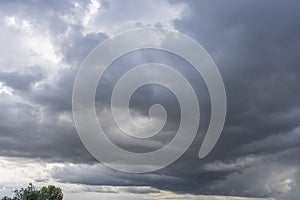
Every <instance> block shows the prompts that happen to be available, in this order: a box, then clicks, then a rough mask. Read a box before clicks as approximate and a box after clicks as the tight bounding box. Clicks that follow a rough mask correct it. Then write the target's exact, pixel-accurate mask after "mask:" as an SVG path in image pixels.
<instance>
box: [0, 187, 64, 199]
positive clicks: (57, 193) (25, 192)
mask: <svg viewBox="0 0 300 200" xmlns="http://www.w3.org/2000/svg"><path fill="white" fill-rule="evenodd" d="M62 199H63V193H62V191H61V189H60V188H57V187H55V186H53V185H50V186H48V187H42V188H41V189H40V190H37V189H36V188H35V187H34V186H33V185H32V184H31V183H30V184H29V185H28V187H27V188H25V189H24V188H21V189H20V190H16V191H14V195H13V197H3V198H2V199H1V200H62Z"/></svg>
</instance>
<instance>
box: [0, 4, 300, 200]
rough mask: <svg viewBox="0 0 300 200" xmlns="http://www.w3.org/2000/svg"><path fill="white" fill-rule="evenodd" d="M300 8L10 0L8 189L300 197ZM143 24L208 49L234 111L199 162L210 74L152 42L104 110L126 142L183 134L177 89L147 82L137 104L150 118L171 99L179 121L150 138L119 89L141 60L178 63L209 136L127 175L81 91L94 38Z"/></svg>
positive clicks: (0, 150)
mask: <svg viewBox="0 0 300 200" xmlns="http://www.w3.org/2000/svg"><path fill="white" fill-rule="evenodd" d="M299 7H300V2H299V1H297V0H287V1H273V0H265V1H260V0H251V1H245V0H230V1H222V0H211V1H203V0H200V1H196V0H190V1H180V0H169V1H167V0H157V1H151V0H140V1H137V0H136V1H135V0H128V1H122V0H107V1H104V0H103V1H100V0H99V1H98V0H90V1H88V0H86V1H85V0H82V1H81V0H78V1H59V0H53V1H42V0H24V1H15V0H3V1H1V2H0V16H1V18H0V44H1V48H0V109H1V112H0V158H1V159H0V196H4V195H11V194H12V191H13V190H14V189H17V188H20V187H25V186H26V185H27V184H28V183H30V182H31V183H33V184H34V185H36V186H37V187H41V186H44V185H49V184H54V185H56V186H58V187H61V188H62V190H63V193H64V197H65V199H66V200H77V199H78V200H79V199H90V200H93V199H97V200H98V199H117V200H126V199H130V200H132V199H133V200H134V199H139V200H140V199H142V200H159V199H192V200H193V199H195V200H229V199H236V200H267V199H270V200H271V199H272V200H281V199H284V200H298V198H299V196H300V190H299V188H300V171H299V170H300V158H299V154H300V122H299V119H300V101H299V100H300V87H299V83H298V82H299V79H300V68H299V64H300V21H299V18H300V13H299V11H298V10H299ZM141 27H162V28H167V29H174V30H176V31H179V32H182V33H184V34H187V35H188V36H190V37H191V38H193V39H194V40H196V41H197V42H199V43H200V44H201V45H202V46H203V47H204V48H205V49H206V50H207V52H208V53H209V54H210V56H211V57H212V59H213V60H214V61H215V63H216V65H217V66H218V68H219V71H220V73H221V75H222V77H223V81H224V85H225V88H226V95H227V116H226V121H225V125H224V129H223V132H222V135H221V137H220V139H219V141H218V143H217V144H216V146H215V147H214V149H213V150H212V152H210V154H209V155H208V156H207V157H205V158H204V159H199V158H198V157H197V154H198V151H199V146H200V144H201V140H202V139H203V133H205V130H206V129H207V127H208V123H209V122H208V121H209V116H210V99H209V94H208V91H207V88H206V86H205V83H204V81H203V80H202V78H201V77H200V76H198V75H197V74H195V73H194V71H193V69H192V67H191V66H190V65H189V63H187V62H185V61H183V60H182V59H181V58H179V57H177V56H174V55H172V54H170V53H167V52H162V51H158V50H143V51H142V50H140V51H136V52H132V53H129V54H128V55H126V56H122V57H120V58H119V59H118V60H117V61H116V62H114V63H112V65H111V66H110V68H109V69H108V70H107V72H105V74H104V76H103V79H101V80H100V82H99V85H98V87H97V93H96V110H97V114H98V119H99V121H102V122H105V123H104V124H105V125H104V129H106V130H110V131H111V132H112V134H111V135H110V136H109V137H110V139H111V140H112V141H113V142H114V143H116V144H118V145H119V146H121V147H122V148H124V149H127V150H130V151H134V152H147V151H153V150H155V149H158V148H161V147H162V146H163V145H164V144H166V143H168V142H169V141H170V140H171V139H172V138H173V137H174V134H175V133H176V129H178V124H179V121H180V108H179V105H178V101H176V98H174V95H173V94H172V93H171V92H170V91H168V90H167V89H166V88H164V87H160V86H157V85H151V86H149V85H148V86H145V87H142V88H139V89H138V90H137V91H136V93H135V94H134V95H133V97H132V98H131V101H130V109H131V111H132V112H134V113H135V116H136V119H144V118H145V117H146V118H147V112H148V110H149V107H150V106H151V105H153V104H155V103H160V104H161V105H163V106H165V108H166V111H167V114H168V119H167V121H166V124H165V126H164V128H163V129H162V131H161V133H159V134H160V135H159V136H158V137H155V138H152V140H149V141H143V142H142V143H139V144H132V143H130V142H129V141H128V140H127V139H126V138H124V137H121V136H119V135H118V134H119V133H120V132H119V131H118V130H117V129H116V127H115V124H114V121H113V119H112V118H111V115H110V114H109V113H110V112H111V110H110V106H109V104H110V96H111V93H112V89H113V86H114V84H115V82H116V80H117V79H118V78H119V77H120V75H121V74H122V73H123V72H124V70H125V69H126V70H128V69H130V68H131V67H132V66H135V65H138V64H142V63H148V62H159V63H164V64H167V65H170V66H173V67H174V68H175V69H176V70H178V71H179V72H181V73H182V74H183V75H184V76H185V77H186V78H187V79H188V80H189V81H190V84H191V85H192V87H193V88H194V90H195V93H196V95H197V97H198V98H199V106H200V108H201V120H200V126H199V130H198V134H197V137H196V139H195V141H194V142H193V144H192V145H191V146H190V148H189V149H188V150H187V151H186V152H185V153H184V154H183V155H182V156H181V157H180V158H179V159H178V160H176V161H175V162H174V163H172V164H171V165H169V166H167V167H166V168H164V169H161V170H159V171H155V172H151V173H145V174H127V173H123V172H119V171H116V170H113V169H110V168H108V167H106V166H104V165H103V164H101V163H100V162H99V161H97V160H96V159H95V158H94V157H93V156H92V155H91V154H90V153H89V152H88V151H87V150H86V149H85V147H84V145H83V144H82V142H81V141H80V139H79V136H78V134H77V131H76V128H75V124H74V121H73V117H72V90H73V84H74V81H75V77H76V74H77V72H78V70H79V67H80V65H81V63H82V62H83V60H84V58H85V57H86V56H87V55H88V54H89V52H90V51H91V50H92V49H93V48H94V47H96V46H97V45H98V44H99V43H101V42H102V41H104V40H105V39H108V38H110V37H112V36H113V35H114V34H117V33H121V32H122V31H126V30H130V29H133V28H141ZM297 66H298V67H297ZM141 76H155V73H153V74H151V73H146V74H142V75H141ZM137 78H139V77H137ZM120 109H124V110H125V109H128V108H120ZM124 112H125V111H124ZM100 114H101V115H100Z"/></svg>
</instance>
